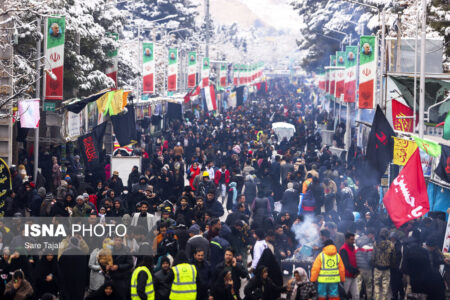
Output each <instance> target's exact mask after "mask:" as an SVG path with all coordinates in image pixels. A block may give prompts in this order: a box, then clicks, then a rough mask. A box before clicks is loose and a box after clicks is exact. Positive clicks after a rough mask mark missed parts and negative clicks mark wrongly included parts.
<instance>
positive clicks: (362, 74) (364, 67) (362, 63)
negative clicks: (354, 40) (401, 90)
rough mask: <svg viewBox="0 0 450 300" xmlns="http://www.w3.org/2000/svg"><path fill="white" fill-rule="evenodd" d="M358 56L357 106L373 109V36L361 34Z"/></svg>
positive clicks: (375, 73) (374, 42)
mask: <svg viewBox="0 0 450 300" xmlns="http://www.w3.org/2000/svg"><path fill="white" fill-rule="evenodd" d="M360 45H361V51H360V56H359V108H360V109H362V108H365V109H373V108H374V107H375V95H376V92H377V89H376V85H377V79H376V78H377V49H378V48H377V41H376V37H375V36H361V38H360Z"/></svg>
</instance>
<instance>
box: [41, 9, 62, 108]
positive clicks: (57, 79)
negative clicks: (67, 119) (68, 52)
mask: <svg viewBox="0 0 450 300" xmlns="http://www.w3.org/2000/svg"><path fill="white" fill-rule="evenodd" d="M44 30H45V34H44V39H45V42H44V45H45V50H44V51H45V58H46V59H45V69H46V70H50V71H51V73H53V74H49V72H46V75H45V77H44V89H45V90H44V98H45V99H47V100H63V82H64V80H63V79H64V78H63V75H64V38H65V30H66V20H65V18H64V17H54V18H47V19H46V20H45V29H44ZM52 77H53V78H52Z"/></svg>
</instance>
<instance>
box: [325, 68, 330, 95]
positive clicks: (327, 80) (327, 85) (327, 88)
mask: <svg viewBox="0 0 450 300" xmlns="http://www.w3.org/2000/svg"><path fill="white" fill-rule="evenodd" d="M325 92H326V93H327V94H329V93H330V70H328V69H325Z"/></svg>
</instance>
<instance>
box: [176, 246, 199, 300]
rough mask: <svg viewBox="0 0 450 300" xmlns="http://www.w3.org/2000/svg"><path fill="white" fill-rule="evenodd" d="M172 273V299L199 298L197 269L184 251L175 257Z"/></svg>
mask: <svg viewBox="0 0 450 300" xmlns="http://www.w3.org/2000/svg"><path fill="white" fill-rule="evenodd" d="M173 265H174V266H173V267H172V273H173V274H171V275H170V279H173V280H172V289H171V291H170V296H169V299H170V300H195V299H196V298H197V282H198V276H197V269H196V268H195V266H194V265H191V264H189V263H188V258H187V255H186V253H185V252H184V251H179V252H178V254H177V256H176V257H175V259H174V262H173Z"/></svg>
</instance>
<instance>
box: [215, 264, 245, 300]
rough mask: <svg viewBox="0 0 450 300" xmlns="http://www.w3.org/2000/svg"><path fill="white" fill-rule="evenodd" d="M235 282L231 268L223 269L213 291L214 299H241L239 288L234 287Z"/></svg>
mask: <svg viewBox="0 0 450 300" xmlns="http://www.w3.org/2000/svg"><path fill="white" fill-rule="evenodd" d="M233 285H234V282H233V279H232V274H231V272H230V271H229V270H223V271H222V272H220V274H219V275H218V276H217V279H216V282H215V283H214V286H213V288H212V291H211V296H213V298H214V300H236V299H239V290H238V291H236V290H235V289H234V288H233Z"/></svg>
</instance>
